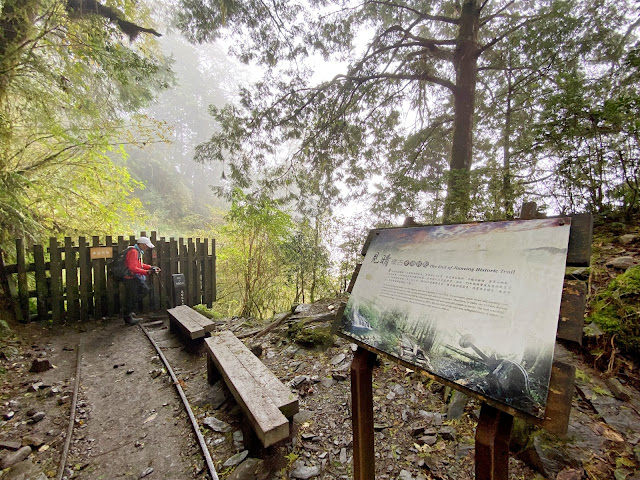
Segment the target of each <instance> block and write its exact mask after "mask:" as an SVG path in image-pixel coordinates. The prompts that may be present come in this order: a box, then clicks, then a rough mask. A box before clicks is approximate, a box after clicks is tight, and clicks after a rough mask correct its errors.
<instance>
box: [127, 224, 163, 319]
mask: <svg viewBox="0 0 640 480" xmlns="http://www.w3.org/2000/svg"><path fill="white" fill-rule="evenodd" d="M153 247H154V245H153V243H151V240H149V239H148V238H147V237H140V238H138V241H137V242H136V245H135V246H133V247H132V248H129V250H128V251H127V256H126V257H125V260H124V263H125V265H126V267H127V269H128V272H127V274H126V275H125V276H124V279H123V281H124V289H125V292H126V297H127V301H126V303H125V309H124V315H123V318H124V323H125V324H126V325H136V324H138V323H140V319H139V318H136V317H135V313H133V312H134V310H135V308H136V306H137V305H138V303H139V301H140V300H141V299H142V297H143V296H144V294H145V293H147V292H148V291H149V290H150V287H149V285H148V284H147V277H148V276H149V275H150V274H151V273H160V268H159V267H152V266H151V265H147V264H146V263H142V255H143V254H144V252H146V251H147V250H149V249H150V248H153Z"/></svg>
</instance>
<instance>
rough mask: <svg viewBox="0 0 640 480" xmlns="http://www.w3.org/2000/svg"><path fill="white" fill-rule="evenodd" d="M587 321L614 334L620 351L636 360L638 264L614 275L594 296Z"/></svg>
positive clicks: (639, 353)
mask: <svg viewBox="0 0 640 480" xmlns="http://www.w3.org/2000/svg"><path fill="white" fill-rule="evenodd" d="M587 322H594V323H595V324H596V325H598V326H599V327H600V328H601V329H602V331H604V332H605V333H607V334H608V335H610V336H614V335H615V336H616V338H615V344H616V346H617V348H619V349H620V351H621V353H622V354H623V355H626V356H628V357H630V358H633V359H634V360H636V361H638V360H640V266H637V267H632V268H630V269H628V270H627V271H626V272H625V273H623V274H622V275H619V276H618V277H616V278H615V279H614V280H612V281H611V283H609V285H608V286H607V288H606V289H604V290H603V291H601V292H600V293H598V294H597V295H596V296H595V297H594V299H593V303H592V307H591V314H590V315H589V316H588V317H587Z"/></svg>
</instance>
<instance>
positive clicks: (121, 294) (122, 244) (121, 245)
mask: <svg viewBox="0 0 640 480" xmlns="http://www.w3.org/2000/svg"><path fill="white" fill-rule="evenodd" d="M128 246H129V243H128V242H127V241H126V240H125V239H124V237H122V236H119V237H118V253H120V252H122V251H123V250H124V249H125V248H127V247H128ZM125 302H126V296H125V290H124V282H118V313H121V312H123V311H124V307H125Z"/></svg>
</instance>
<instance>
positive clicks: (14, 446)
mask: <svg viewBox="0 0 640 480" xmlns="http://www.w3.org/2000/svg"><path fill="white" fill-rule="evenodd" d="M21 446H22V443H20V442H12V441H11V440H0V448H2V449H5V450H12V451H14V452H15V451H16V450H19V449H20V447H21Z"/></svg>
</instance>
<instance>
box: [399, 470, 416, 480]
mask: <svg viewBox="0 0 640 480" xmlns="http://www.w3.org/2000/svg"><path fill="white" fill-rule="evenodd" d="M397 480H413V475H411V472H409V471H407V470H400V474H399V475H398V479H397Z"/></svg>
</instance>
